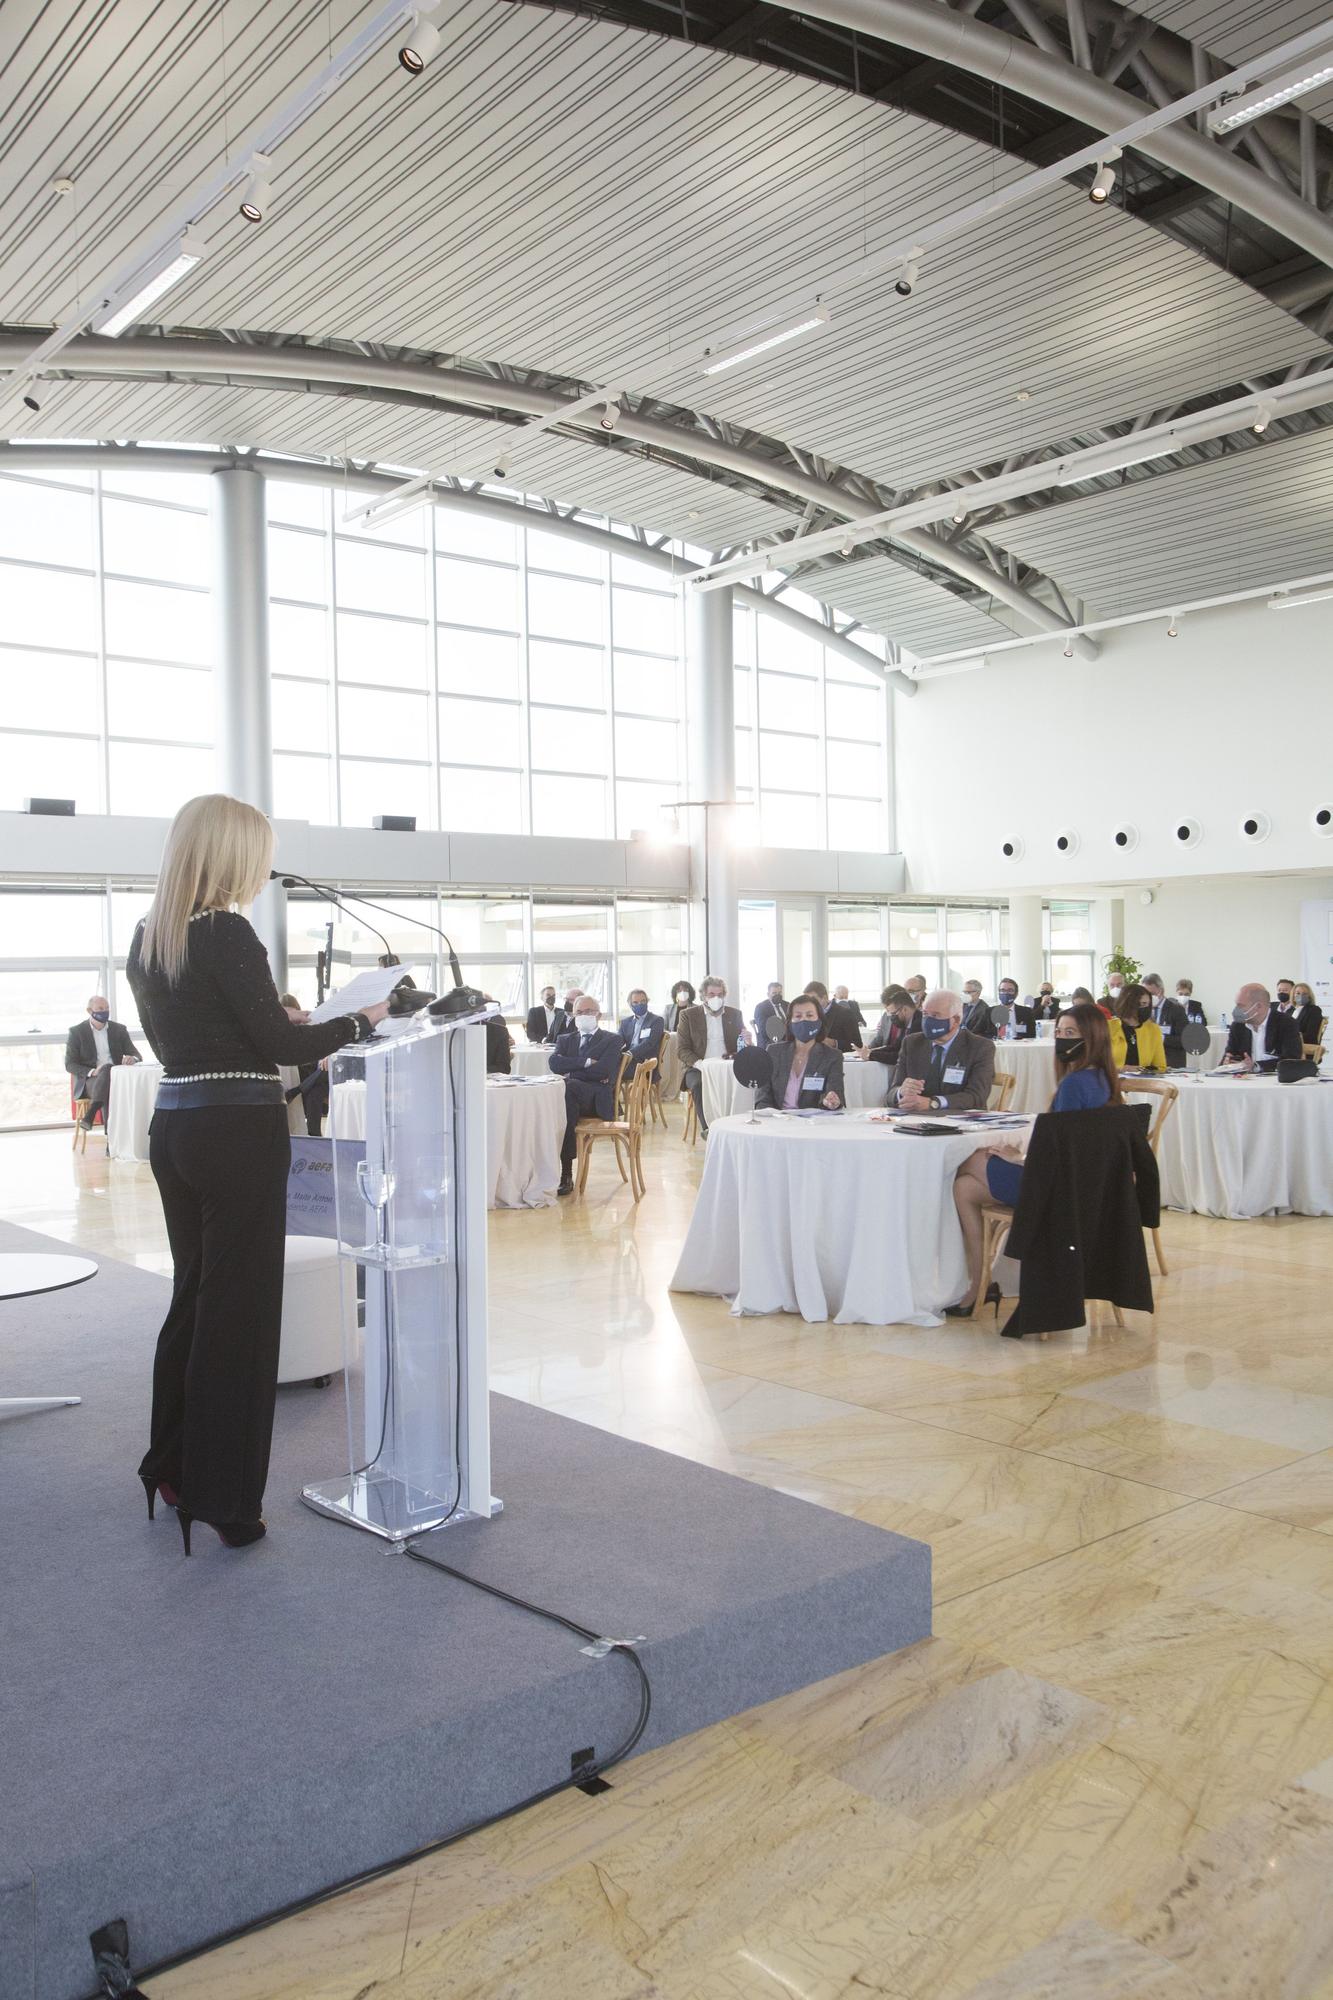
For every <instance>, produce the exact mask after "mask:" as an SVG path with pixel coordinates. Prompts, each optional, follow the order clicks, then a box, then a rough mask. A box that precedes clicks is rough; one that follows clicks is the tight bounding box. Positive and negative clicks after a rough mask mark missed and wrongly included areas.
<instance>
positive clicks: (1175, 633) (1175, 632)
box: [1166, 611, 1180, 639]
mask: <svg viewBox="0 0 1333 2000" xmlns="http://www.w3.org/2000/svg"><path fill="white" fill-rule="evenodd" d="M1166 636H1167V638H1168V639H1178V638H1179V637H1180V624H1179V621H1178V619H1177V616H1176V613H1175V612H1174V611H1173V612H1172V613H1171V623H1170V624H1169V625H1168V626H1167V628H1166Z"/></svg>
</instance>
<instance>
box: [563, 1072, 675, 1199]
mask: <svg viewBox="0 0 1333 2000" xmlns="http://www.w3.org/2000/svg"><path fill="white" fill-rule="evenodd" d="M656 1063H657V1059H656V1057H652V1058H650V1061H649V1062H644V1063H640V1064H639V1068H638V1071H637V1073H636V1075H635V1077H634V1079H633V1081H632V1082H631V1084H630V1086H629V1089H628V1090H627V1091H626V1093H625V1116H624V1117H623V1118H580V1120H579V1122H578V1124H577V1125H576V1126H575V1127H574V1139H575V1144H576V1146H577V1149H578V1151H577V1156H576V1161H575V1165H576V1167H577V1179H576V1180H575V1183H574V1187H575V1192H576V1193H578V1194H582V1193H583V1190H584V1189H585V1188H586V1187H587V1185H588V1168H589V1167H590V1166H591V1164H592V1149H593V1147H594V1146H595V1145H596V1144H597V1141H598V1140H599V1139H609V1140H610V1141H611V1143H612V1145H613V1146H614V1147H615V1149H616V1165H617V1166H618V1167H619V1168H620V1178H621V1180H622V1181H628V1182H629V1184H630V1188H631V1190H632V1191H633V1195H634V1199H635V1201H640V1200H642V1198H643V1196H644V1195H645V1194H646V1193H647V1191H648V1190H647V1185H646V1183H645V1181H644V1178H643V1123H644V1119H645V1117H646V1116H647V1111H648V1092H649V1089H650V1087H651V1085H652V1073H653V1070H654V1069H655V1068H656ZM622 1147H623V1149H624V1150H623V1152H622V1150H621V1149H622ZM626 1162H628V1165H629V1172H628V1173H626V1171H625V1167H626Z"/></svg>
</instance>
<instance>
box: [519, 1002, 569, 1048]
mask: <svg viewBox="0 0 1333 2000" xmlns="http://www.w3.org/2000/svg"><path fill="white" fill-rule="evenodd" d="M563 1019H564V1010H563V1009H562V1008H560V1007H556V1008H554V1009H553V1010H552V1014H551V1029H550V1033H549V1034H548V1033H547V1030H546V1009H545V1008H544V1007H529V1009H528V1018H527V1021H526V1023H525V1024H524V1033H525V1034H526V1035H527V1038H528V1040H529V1041H530V1042H553V1041H554V1040H555V1038H556V1036H557V1035H558V1034H559V1033H560V1023H561V1021H562V1020H563Z"/></svg>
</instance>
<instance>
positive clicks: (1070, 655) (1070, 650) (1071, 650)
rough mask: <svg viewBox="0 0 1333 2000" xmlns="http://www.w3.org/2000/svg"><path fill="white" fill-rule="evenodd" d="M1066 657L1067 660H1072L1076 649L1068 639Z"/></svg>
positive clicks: (1065, 645) (1065, 649) (1065, 650)
mask: <svg viewBox="0 0 1333 2000" xmlns="http://www.w3.org/2000/svg"><path fill="white" fill-rule="evenodd" d="M1064 656H1065V658H1066V659H1067V660H1072V659H1073V657H1074V648H1073V646H1072V645H1071V644H1070V642H1069V640H1068V639H1066V640H1065V643H1064Z"/></svg>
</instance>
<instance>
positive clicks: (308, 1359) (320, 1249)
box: [278, 1236, 356, 1386]
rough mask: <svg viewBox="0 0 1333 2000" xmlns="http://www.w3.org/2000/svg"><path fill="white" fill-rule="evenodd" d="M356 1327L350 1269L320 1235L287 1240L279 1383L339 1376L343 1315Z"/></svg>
mask: <svg viewBox="0 0 1333 2000" xmlns="http://www.w3.org/2000/svg"><path fill="white" fill-rule="evenodd" d="M344 1310H345V1311H346V1312H347V1313H348V1314H349V1315H350V1319H349V1322H348V1323H349V1325H352V1326H355V1325H356V1267H355V1265H354V1264H352V1263H351V1262H350V1260H349V1259H347V1258H343V1257H339V1255H338V1246H337V1244H336V1243H332V1242H330V1241H329V1240H328V1239H327V1238H326V1237H323V1236H289V1237H288V1238H287V1251H286V1255H285V1257H284V1259H283V1280H282V1346H281V1348H280V1350H279V1353H278V1380H279V1382H319V1383H321V1384H322V1385H324V1386H327V1384H328V1381H329V1377H330V1376H332V1375H340V1374H341V1373H342V1366H343V1330H342V1315H343V1311H344Z"/></svg>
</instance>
